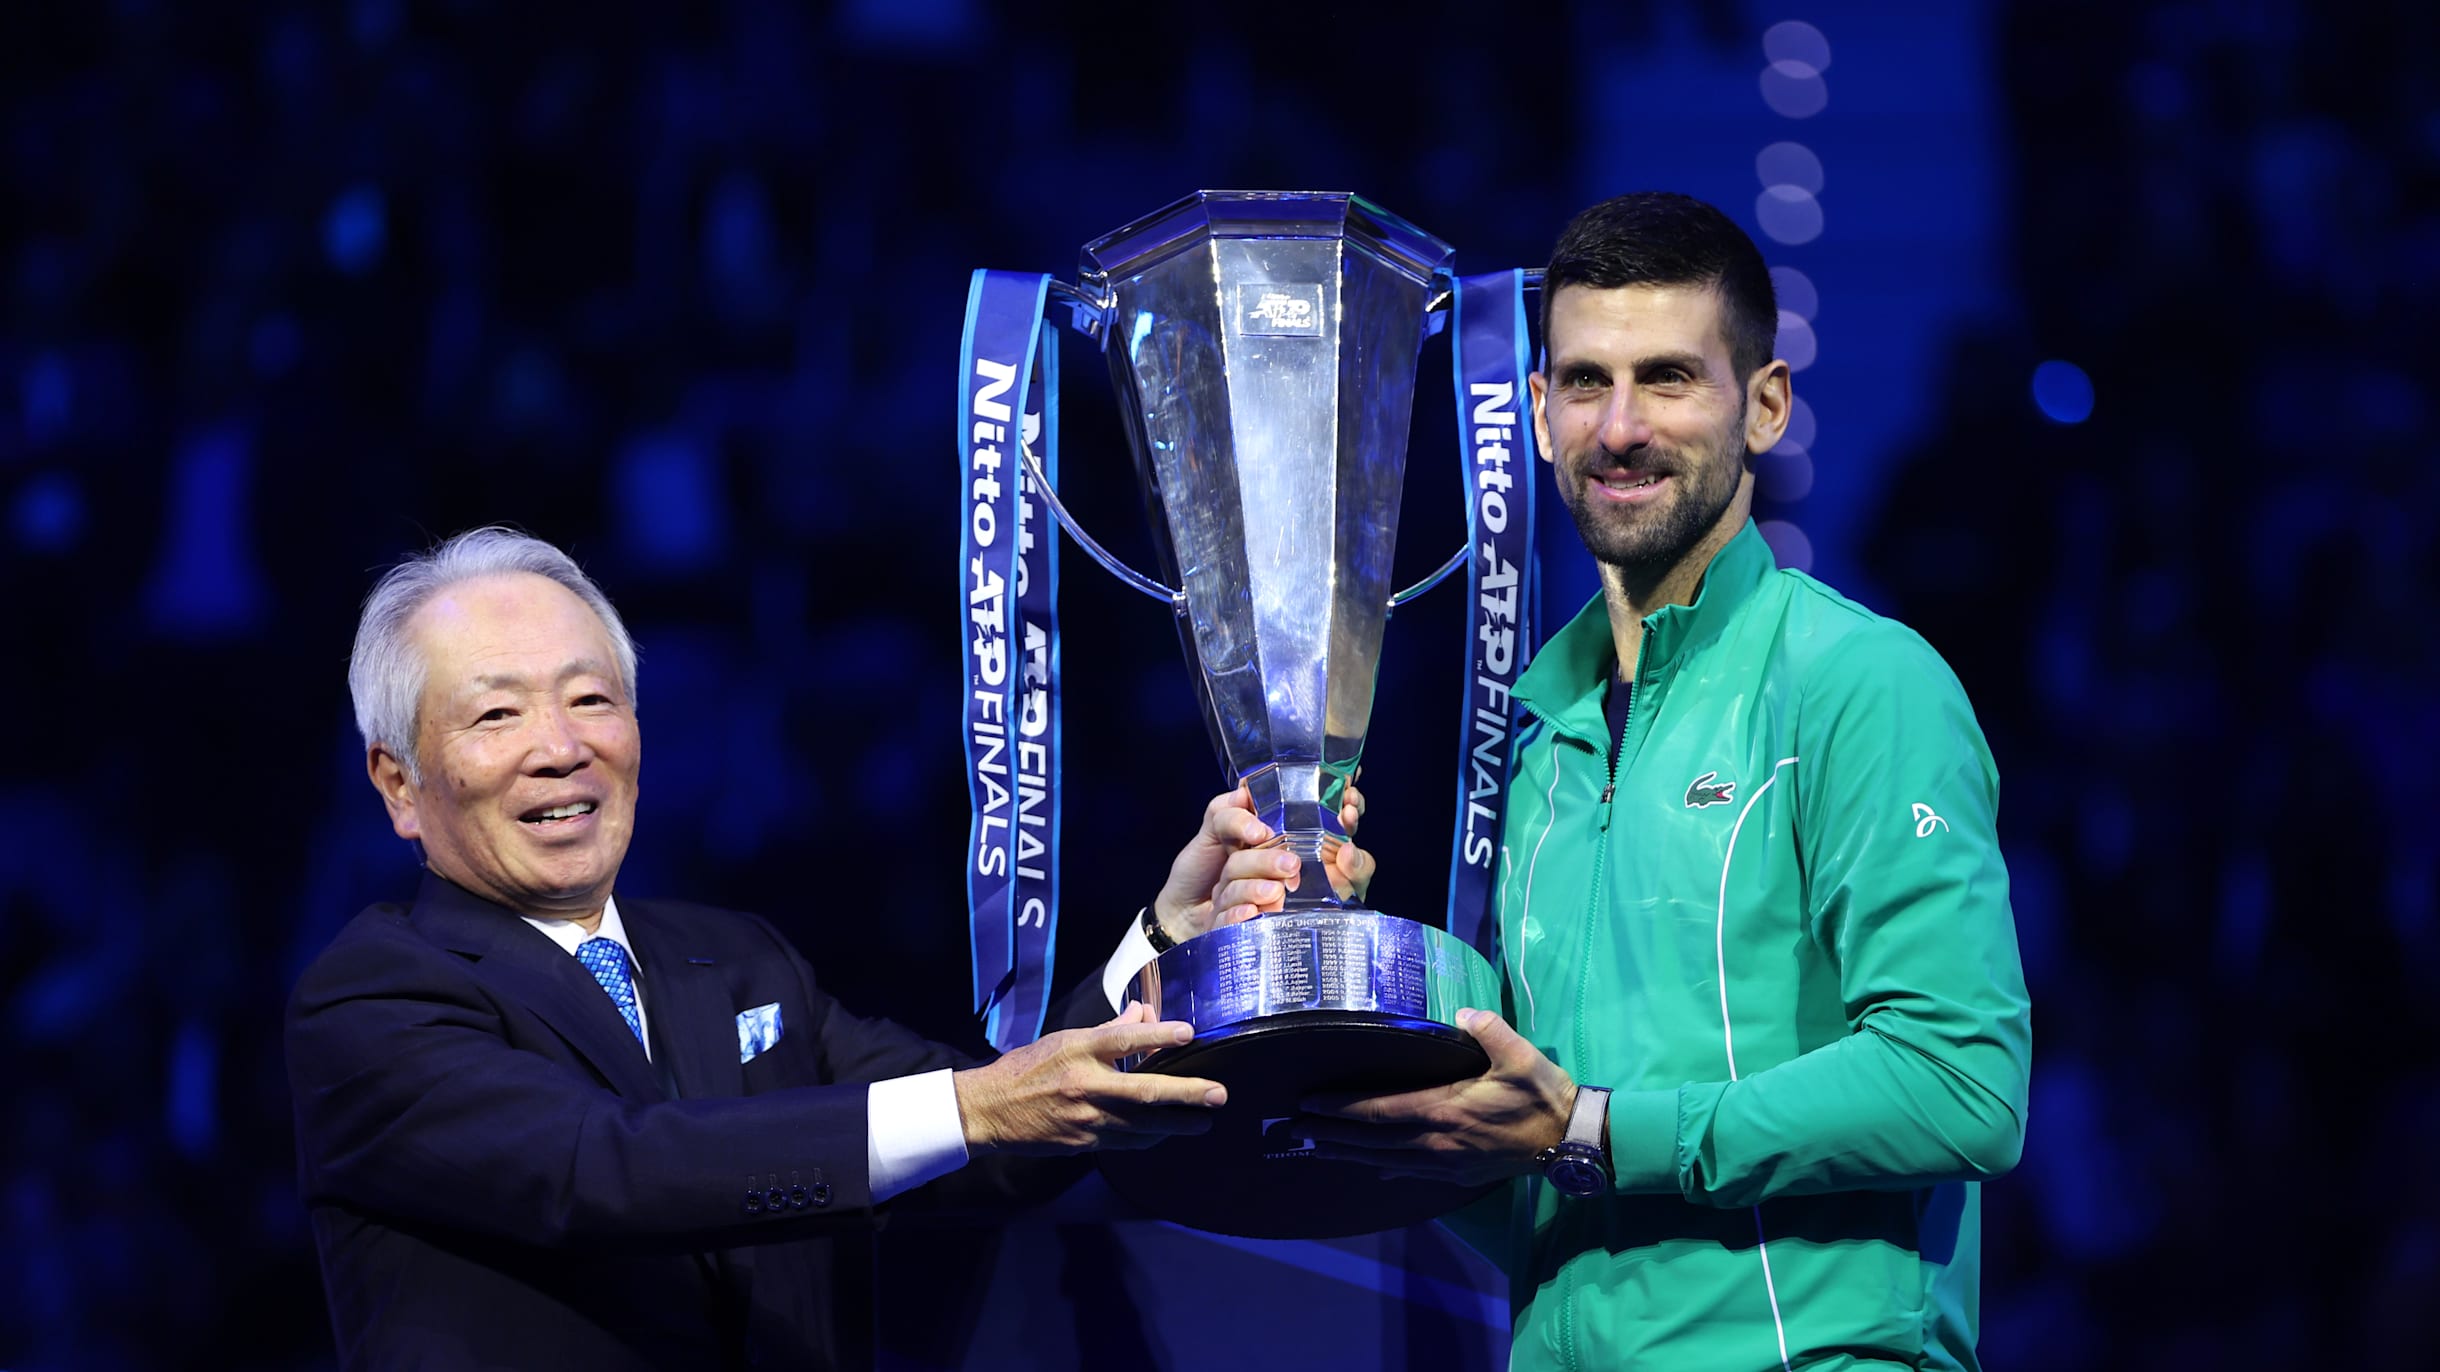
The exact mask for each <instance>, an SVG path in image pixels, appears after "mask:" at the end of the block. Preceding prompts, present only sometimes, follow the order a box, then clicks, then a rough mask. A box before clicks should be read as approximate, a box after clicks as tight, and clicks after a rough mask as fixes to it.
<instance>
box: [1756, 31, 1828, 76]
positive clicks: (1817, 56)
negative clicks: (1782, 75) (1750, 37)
mask: <svg viewBox="0 0 2440 1372" xmlns="http://www.w3.org/2000/svg"><path fill="white" fill-rule="evenodd" d="M1762 55H1763V56H1764V57H1767V58H1769V59H1770V60H1772V61H1774V62H1799V63H1802V64H1804V65H1805V66H1808V67H1811V68H1812V69H1813V70H1815V71H1817V72H1821V71H1828V70H1830V40H1829V39H1827V38H1824V37H1822V31H1821V30H1820V29H1817V28H1815V27H1813V26H1812V25H1811V24H1808V23H1806V22H1805V21H1803V20H1802V19H1789V20H1785V21H1783V22H1781V23H1777V24H1773V25H1771V26H1770V27H1769V28H1767V29H1764V30H1763V31H1762Z"/></svg>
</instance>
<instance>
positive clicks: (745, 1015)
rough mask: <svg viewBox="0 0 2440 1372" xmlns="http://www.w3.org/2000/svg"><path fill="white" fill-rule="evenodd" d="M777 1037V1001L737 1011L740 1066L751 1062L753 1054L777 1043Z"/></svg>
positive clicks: (778, 1025)
mask: <svg viewBox="0 0 2440 1372" xmlns="http://www.w3.org/2000/svg"><path fill="white" fill-rule="evenodd" d="M779 1036H780V1024H779V1002H778V1001H773V1002H771V1003H770V1004H769V1005H757V1006H755V1007H754V1008H753V1009H751V1010H740V1011H738V1012H737V1061H738V1062H739V1063H740V1064H743V1063H749V1062H752V1061H753V1060H754V1056H755V1054H757V1053H760V1052H762V1051H763V1050H764V1049H766V1048H769V1047H770V1046H771V1045H772V1044H775V1043H777V1042H779Z"/></svg>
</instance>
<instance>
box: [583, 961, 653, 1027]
mask: <svg viewBox="0 0 2440 1372" xmlns="http://www.w3.org/2000/svg"><path fill="white" fill-rule="evenodd" d="M576 960H577V961H578V962H581V963H583V964H584V965H585V970H586V971H588V972H591V973H592V974H593V979H594V980H595V981H598V982H600V983H601V984H602V989H603V990H604V991H607V992H609V993H610V1003H611V1004H613V1005H615V1006H617V1007H618V1015H619V1018H620V1019H623V1020H625V1021H627V1027H628V1028H629V1029H632V1030H634V1031H635V1041H636V1042H638V1043H642V1042H643V1041H644V1016H643V1013H642V1012H641V1011H639V1010H637V1009H636V1004H635V973H634V972H632V971H630V970H629V969H628V966H627V950H626V948H625V947H623V946H622V945H621V944H620V943H619V941H618V940H617V939H614V938H589V939H586V940H585V941H584V942H583V943H580V944H578V945H576Z"/></svg>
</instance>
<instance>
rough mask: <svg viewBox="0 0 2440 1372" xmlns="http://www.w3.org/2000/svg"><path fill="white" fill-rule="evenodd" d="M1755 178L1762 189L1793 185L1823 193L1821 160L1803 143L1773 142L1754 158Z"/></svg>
mask: <svg viewBox="0 0 2440 1372" xmlns="http://www.w3.org/2000/svg"><path fill="white" fill-rule="evenodd" d="M1754 175H1755V176H1756V177H1758V178H1760V179H1761V181H1762V184H1763V185H1764V186H1765V187H1773V186H1794V187H1796V188H1797V189H1798V190H1801V191H1803V192H1804V193H1805V194H1807V195H1819V194H1821V193H1822V160H1821V159H1820V158H1819V157H1816V156H1815V155H1814V153H1813V150H1812V149H1811V148H1808V147H1806V146H1805V145H1804V144H1802V143H1773V144H1772V145H1770V146H1769V147H1767V148H1764V149H1763V150H1762V151H1761V152H1759V153H1756V154H1755V155H1754Z"/></svg>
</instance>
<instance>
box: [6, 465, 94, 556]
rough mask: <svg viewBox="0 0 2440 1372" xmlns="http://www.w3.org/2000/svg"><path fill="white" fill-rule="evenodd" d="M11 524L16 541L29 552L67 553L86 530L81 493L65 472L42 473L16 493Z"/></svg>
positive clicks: (83, 497)
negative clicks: (14, 530)
mask: <svg viewBox="0 0 2440 1372" xmlns="http://www.w3.org/2000/svg"><path fill="white" fill-rule="evenodd" d="M10 523H12V524H14V525H15V526H16V532H17V542H18V544H19V545H20V546H22V547H24V548H25V549H26V550H28V551H29V552H37V553H60V552H66V551H67V550H68V549H70V548H72V547H74V546H75V545H76V541H77V540H78V539H79V538H81V537H82V536H83V535H84V532H85V496H84V492H82V491H80V490H78V489H77V488H76V483H75V482H74V481H72V480H70V479H69V478H68V477H67V476H66V475H65V474H63V473H60V472H45V473H43V474H42V475H41V476H38V477H35V478H34V479H33V480H32V481H29V482H27V483H26V486H25V489H24V490H22V491H19V492H18V493H17V508H16V510H15V511H14V517H13V518H12V519H11V520H10Z"/></svg>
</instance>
